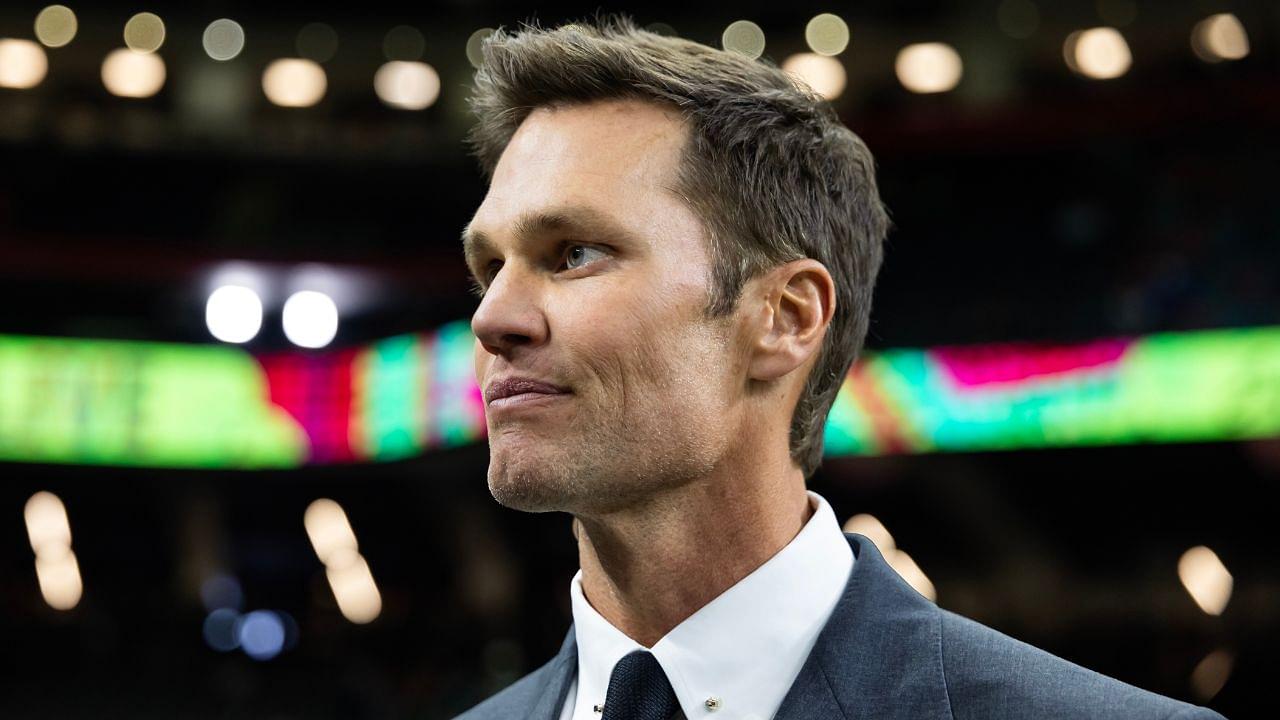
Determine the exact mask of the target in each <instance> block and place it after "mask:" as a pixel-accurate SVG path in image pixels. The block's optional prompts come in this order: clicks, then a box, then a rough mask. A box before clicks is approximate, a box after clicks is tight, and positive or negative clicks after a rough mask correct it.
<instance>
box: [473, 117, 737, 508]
mask: <svg viewBox="0 0 1280 720" xmlns="http://www.w3.org/2000/svg"><path fill="white" fill-rule="evenodd" d="M686 132H687V131H686V129H685V125H684V123H683V121H682V120H681V119H680V118H679V117H678V115H676V114H675V113H674V112H672V111H668V110H666V109H663V108H661V107H659V106H656V105H654V104H650V103H644V102H640V101H609V102H596V103H590V104H583V105H575V106H568V107H559V108H542V109H538V110H535V111H534V112H533V113H531V114H530V115H529V117H528V118H527V119H526V120H525V121H524V123H523V124H522V125H521V126H520V128H519V130H518V131H517V132H516V134H515V136H514V137H513V138H512V140H511V142H510V144H509V145H508V146H507V148H506V150H505V152H504V153H503V155H502V158H501V160H500V161H499V163H498V165H497V167H496V169H495V171H494V176H493V182H492V184H491V185H490V187H489V193H488V195H487V196H486V197H485V199H484V202H483V203H482V204H481V205H480V208H479V210H477V212H476V215H475V217H474V218H473V219H472V221H471V223H470V225H469V226H468V229H467V234H466V246H467V248H466V249H467V255H468V258H467V260H468V263H469V265H470V267H471V270H472V273H473V274H474V275H475V276H476V278H477V279H478V280H479V281H480V283H481V284H482V285H484V286H485V288H486V290H485V295H484V298H483V300H481V302H480V307H479V308H478V309H477V310H476V313H475V315H474V316H473V317H472V320H471V327H472V330H473V331H474V332H475V335H476V338H477V342H476V346H475V367H476V379H477V381H478V382H479V383H480V386H481V388H482V389H485V390H486V418H487V421H488V427H489V447H490V464H489V488H490V490H491V492H492V493H493V495H494V497H495V498H497V500H498V501H499V502H501V503H502V504H504V505H507V506H509V507H513V508H517V509H522V510H529V511H548V510H564V511H569V512H574V513H577V514H587V515H590V514H599V513H606V512H610V511H613V510H618V509H621V508H624V507H628V506H632V505H635V504H636V503H638V502H643V501H645V500H646V499H653V498H656V497H657V496H659V495H660V494H661V493H662V491H663V490H667V489H671V488H674V487H678V486H679V485H681V484H683V483H685V482H688V481H689V480H691V479H693V478H696V477H698V476H700V475H704V474H706V473H707V472H709V471H710V470H711V469H713V468H714V467H715V465H716V464H717V462H718V461H719V460H720V458H721V457H723V456H724V453H725V452H726V451H727V448H728V445H729V443H730V442H731V441H732V439H733V436H734V427H735V425H736V420H735V416H736V415H737V412H735V411H736V410H739V409H740V408H741V405H740V403H739V402H737V400H738V398H739V397H740V395H741V388H742V387H743V383H744V382H745V381H744V379H743V372H744V370H743V367H744V365H743V360H742V358H741V357H740V355H741V353H740V352H739V351H736V350H735V347H740V346H741V343H739V342H735V340H734V335H735V332H734V330H733V327H734V324H733V322H732V316H731V317H730V319H729V320H724V319H722V320H716V321H710V320H707V319H705V316H704V311H705V308H706V307H707V302H708V297H709V294H708V293H709V283H710V278H711V265H710V258H709V251H708V244H707V241H706V239H705V236H704V232H703V229H702V225H701V223H700V222H699V221H698V219H697V218H696V217H695V216H694V214H693V213H692V211H690V210H689V209H688V208H687V207H686V206H685V204H684V203H683V202H682V201H681V200H680V199H679V198H678V197H677V195H676V194H675V193H674V192H673V191H672V188H674V187H676V173H677V168H678V166H679V162H680V154H681V150H682V148H683V145H684V142H685V137H686ZM509 378H528V379H531V380H534V381H538V382H541V383H546V384H547V385H550V386H555V387H557V388H560V389H562V390H563V392H561V393H559V394H541V393H537V392H534V393H527V392H518V391H520V390H527V389H528V386H521V385H514V386H510V387H509V388H508V392H517V393H518V394H516V395H513V396H511V397H508V398H506V399H503V400H497V401H490V400H489V395H490V393H489V392H488V391H490V390H492V389H497V388H499V387H500V384H499V381H502V380H504V379H509ZM541 389H543V390H546V389H549V388H545V387H543V388H541Z"/></svg>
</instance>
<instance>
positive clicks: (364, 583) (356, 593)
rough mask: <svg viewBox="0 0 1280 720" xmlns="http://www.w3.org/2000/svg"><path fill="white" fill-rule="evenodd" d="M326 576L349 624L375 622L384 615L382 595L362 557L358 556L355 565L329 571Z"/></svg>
mask: <svg viewBox="0 0 1280 720" xmlns="http://www.w3.org/2000/svg"><path fill="white" fill-rule="evenodd" d="M325 576H326V577H328V578H329V587H330V588H332V589H333V598H334V599H335V600H337V601H338V610H339V611H341V612H342V616H343V617H345V618H346V619H347V620H349V621H351V622H353V623H355V624H357V625H363V624H365V623H368V622H373V620H374V619H375V618H377V617H378V615H379V613H381V612H382V594H381V593H379V592H378V586H377V584H375V583H374V582H373V573H371V572H370V571H369V563H367V562H365V559H364V558H363V557H360V556H359V555H357V556H356V558H355V562H353V563H350V564H349V565H347V566H346V567H343V568H334V567H329V568H326V569H325Z"/></svg>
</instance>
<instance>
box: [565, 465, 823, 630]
mask: <svg viewBox="0 0 1280 720" xmlns="http://www.w3.org/2000/svg"><path fill="white" fill-rule="evenodd" d="M812 514H813V510H812V508H811V507H810V506H809V498H808V496H807V495H806V493H805V485H804V475H803V474H802V473H801V471H800V470H799V469H798V468H796V467H794V466H793V465H791V463H790V459H789V458H786V459H785V461H783V462H781V463H760V464H759V465H757V466H755V467H752V468H743V467H734V468H732V469H731V470H729V469H726V471H725V472H716V473H713V474H712V476H710V477H706V478H700V479H698V480H696V481H694V482H690V483H686V484H685V485H683V486H681V487H680V488H679V489H677V490H675V491H672V492H670V493H668V494H665V495H664V496H663V497H661V498H654V499H651V500H649V501H647V502H646V503H645V504H644V506H643V507H632V508H627V509H624V510H621V511H618V512H614V513H610V514H609V515H605V516H598V517H586V516H578V517H577V519H576V524H577V532H576V534H577V537H578V556H579V562H580V563H581V566H582V589H583V593H584V594H585V595H586V597H587V600H588V601H589V602H590V603H591V605H592V607H594V608H595V609H596V611H597V612H599V613H600V614H601V615H602V616H603V617H604V618H605V619H606V620H608V621H609V622H610V623H611V624H612V625H613V626H614V627H616V628H618V629H619V630H621V631H622V632H623V633H625V634H626V635H627V636H628V637H630V638H632V639H633V640H635V641H636V642H638V643H640V644H641V645H643V646H644V647H652V646H653V645H654V644H655V643H657V642H658V640H660V639H662V637H663V636H664V635H666V634H667V633H668V632H670V631H671V629H672V628H674V627H675V626H677V625H679V624H680V623H681V622H683V621H684V620H685V619H686V618H688V617H689V616H690V615H692V614H693V613H695V612H697V611H698V609H699V608H701V607H702V606H704V605H706V604H707V603H709V602H711V601H712V600H714V599H715V598H716V597H718V596H719V595H720V594H721V593H723V592H724V591H725V590H728V589H729V588H730V587H732V586H733V585H734V584H736V583H737V582H738V581H739V580H741V579H742V578H744V577H746V576H747V575H749V574H751V572H752V571H754V570H755V569H756V568H758V567H760V566H761V565H763V564H764V563H765V562H766V561H767V560H768V559H769V558H771V557H773V556H774V555H776V554H777V553H778V551H779V550H781V549H782V548H783V547H785V546H786V545H787V543H789V542H791V540H792V539H793V538H795V536H796V535H797V534H798V533H799V532H800V529H801V528H802V527H804V524H805V523H806V522H807V521H808V519H809V517H810V516H811V515H812Z"/></svg>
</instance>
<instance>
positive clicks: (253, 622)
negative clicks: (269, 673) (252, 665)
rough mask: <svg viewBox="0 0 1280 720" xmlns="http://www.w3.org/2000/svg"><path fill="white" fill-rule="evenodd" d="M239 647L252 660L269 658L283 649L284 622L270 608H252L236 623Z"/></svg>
mask: <svg viewBox="0 0 1280 720" xmlns="http://www.w3.org/2000/svg"><path fill="white" fill-rule="evenodd" d="M236 639H237V640H239V641H240V648H241V649H242V650H244V653H245V654H246V655H248V656H249V657H251V658H253V659H254V660H270V659H271V658H273V657H275V656H277V655H279V654H280V651H281V650H283V649H284V623H283V622H282V621H281V620H280V616H279V615H276V614H275V613H273V612H271V611H270V610H254V611H253V612H251V613H249V614H247V615H245V616H243V617H241V618H240V621H239V622H238V623H236Z"/></svg>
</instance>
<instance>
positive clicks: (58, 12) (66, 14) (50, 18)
mask: <svg viewBox="0 0 1280 720" xmlns="http://www.w3.org/2000/svg"><path fill="white" fill-rule="evenodd" d="M79 27H80V26H79V23H77V22H76V14H75V13H74V12H72V11H71V8H69V7H67V6H66V5H50V6H49V7H47V8H45V9H43V10H41V11H40V14H39V15H37V16H36V39H37V40H39V41H40V42H41V43H43V44H44V45H45V46H46V47H51V48H56V47H62V46H64V45H66V44H67V43H69V42H71V41H72V40H74V39H75V36H76V30H78V29H79Z"/></svg>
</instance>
